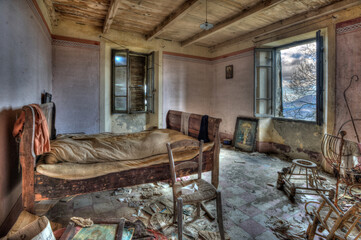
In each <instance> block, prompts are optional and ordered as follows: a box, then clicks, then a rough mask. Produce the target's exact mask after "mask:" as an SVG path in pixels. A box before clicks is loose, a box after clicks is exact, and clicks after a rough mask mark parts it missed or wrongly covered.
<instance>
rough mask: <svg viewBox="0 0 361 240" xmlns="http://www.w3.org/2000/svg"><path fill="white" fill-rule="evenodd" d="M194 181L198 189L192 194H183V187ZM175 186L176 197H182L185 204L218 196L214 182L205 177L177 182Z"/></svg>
mask: <svg viewBox="0 0 361 240" xmlns="http://www.w3.org/2000/svg"><path fill="white" fill-rule="evenodd" d="M193 183H195V184H197V186H198V190H197V191H195V192H194V193H191V194H182V188H183V187H185V186H188V185H191V184H193ZM174 187H175V195H176V197H177V198H179V197H181V198H182V199H183V203H184V204H192V203H197V202H201V201H207V200H211V199H213V198H215V197H216V193H217V189H216V188H215V187H214V186H213V185H212V184H210V183H209V182H207V181H205V180H203V179H195V180H188V181H180V182H176V183H175V184H174Z"/></svg>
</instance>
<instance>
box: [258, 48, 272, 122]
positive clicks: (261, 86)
mask: <svg viewBox="0 0 361 240" xmlns="http://www.w3.org/2000/svg"><path fill="white" fill-rule="evenodd" d="M254 76H255V115H256V116H260V117H262V116H273V112H274V109H273V95H274V94H273V49H264V48H262V49H256V50H255V75H254Z"/></svg>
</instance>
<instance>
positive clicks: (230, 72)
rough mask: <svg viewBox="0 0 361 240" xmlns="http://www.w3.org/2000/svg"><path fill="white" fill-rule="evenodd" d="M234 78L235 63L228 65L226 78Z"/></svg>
mask: <svg viewBox="0 0 361 240" xmlns="http://www.w3.org/2000/svg"><path fill="white" fill-rule="evenodd" d="M230 78H233V65H228V66H226V79H230Z"/></svg>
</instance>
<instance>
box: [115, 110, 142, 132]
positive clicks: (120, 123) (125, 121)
mask: <svg viewBox="0 0 361 240" xmlns="http://www.w3.org/2000/svg"><path fill="white" fill-rule="evenodd" d="M145 125H146V114H145V113H141V114H117V115H112V132H114V133H134V132H141V131H144V130H145Z"/></svg>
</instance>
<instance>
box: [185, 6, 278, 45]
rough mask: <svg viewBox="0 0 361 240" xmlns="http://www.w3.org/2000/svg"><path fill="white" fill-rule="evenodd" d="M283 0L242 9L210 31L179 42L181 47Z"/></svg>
mask: <svg viewBox="0 0 361 240" xmlns="http://www.w3.org/2000/svg"><path fill="white" fill-rule="evenodd" d="M283 1H285V0H267V1H262V2H260V3H258V4H256V5H255V6H253V7H251V8H249V9H244V10H243V11H242V12H240V13H239V14H236V15H234V16H232V17H230V18H227V19H225V20H224V21H221V22H219V23H217V24H216V25H215V26H214V27H213V28H212V29H210V30H207V31H202V32H199V33H197V34H196V35H194V36H192V37H190V38H188V39H186V40H184V41H182V42H181V45H182V47H185V46H188V45H190V44H192V43H195V42H197V41H199V40H201V39H204V38H206V37H208V36H210V35H212V34H215V33H216V32H219V31H220V30H222V29H223V28H225V27H228V26H229V25H231V24H234V23H236V22H238V21H240V20H241V19H243V18H245V17H248V16H250V15H252V14H255V13H257V12H259V11H262V10H266V9H268V8H271V7H273V6H275V5H276V4H278V3H280V2H283Z"/></svg>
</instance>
